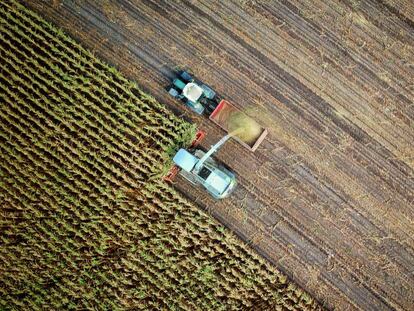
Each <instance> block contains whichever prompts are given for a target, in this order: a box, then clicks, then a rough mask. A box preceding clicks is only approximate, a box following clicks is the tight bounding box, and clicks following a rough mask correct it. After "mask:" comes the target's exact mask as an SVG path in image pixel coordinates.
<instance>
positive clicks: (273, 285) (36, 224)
mask: <svg viewBox="0 0 414 311" xmlns="http://www.w3.org/2000/svg"><path fill="white" fill-rule="evenodd" d="M0 60H1V66H0V103H1V105H0V310H137V309H145V310H191V311H192V310H240V309H254V310H266V309H271V310H274V309H277V310H293V309H294V310H297V309H301V310H322V308H321V307H320V306H319V305H318V304H317V303H316V302H315V300H314V299H313V298H312V297H311V296H309V295H308V294H307V293H305V292H304V291H302V290H301V289H300V288H298V287H297V286H296V285H294V284H293V283H291V282H290V281H289V280H288V278H287V277H286V275H284V274H283V273H281V272H280V271H278V270H277V269H275V267H274V266H273V265H271V264H270V263H268V262H267V261H266V260H265V259H263V258H262V257H260V256H258V255H257V254H256V253H255V252H254V251H253V250H252V249H251V248H249V247H248V246H247V245H246V244H245V243H244V242H243V241H241V240H240V239H238V238H237V237H235V236H234V234H233V233H231V232H230V231H229V230H228V229H226V228H224V227H223V226H222V225H220V224H219V223H218V222H217V221H216V220H215V219H214V218H212V217H211V216H210V215H208V214H207V213H205V212H204V211H202V210H201V209H199V208H198V207H197V206H196V205H194V204H192V203H190V202H189V201H188V200H186V199H185V198H184V197H183V196H182V195H181V194H180V193H178V192H177V191H175V190H174V188H172V187H171V186H170V185H168V184H166V183H165V182H163V181H162V180H161V178H160V176H162V175H163V174H164V173H165V168H168V167H170V165H171V155H172V154H174V153H175V151H176V150H177V149H178V148H179V147H180V146H187V145H189V144H190V143H191V141H192V140H193V138H194V136H195V127H194V126H193V125H191V124H190V123H188V122H186V121H184V120H183V119H181V118H179V117H177V116H175V115H174V114H172V113H171V111H169V110H168V109H166V108H165V106H163V105H161V104H160V103H159V102H157V101H156V100H154V99H153V98H151V97H149V96H148V95H146V94H144V93H143V92H142V91H140V89H138V88H137V86H136V85H135V83H134V82H132V81H129V80H127V79H125V78H124V77H123V76H122V75H120V74H119V72H118V71H117V70H116V69H114V68H112V67H110V66H108V65H106V64H105V63H103V62H102V61H100V60H99V59H97V58H96V57H95V56H94V55H92V54H91V53H90V52H89V51H87V50H85V49H83V48H82V47H81V46H80V45H79V44H78V43H76V42H75V41H74V40H72V39H71V38H69V37H67V36H66V35H65V34H63V32H62V31H61V30H59V29H57V28H55V27H54V26H51V24H49V23H48V22H46V21H45V20H43V19H41V18H39V17H38V15H36V14H35V13H33V12H32V11H30V10H27V9H26V8H25V7H24V6H22V5H20V4H18V3H17V2H15V1H8V2H1V4H0Z"/></svg>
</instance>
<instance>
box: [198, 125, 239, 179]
mask: <svg viewBox="0 0 414 311" xmlns="http://www.w3.org/2000/svg"><path fill="white" fill-rule="evenodd" d="M238 132H239V131H233V132H231V133H229V134H227V135H226V136H224V137H223V138H222V139H220V140H219V141H218V142H217V143H216V144H215V145H213V146H211V148H210V150H209V151H207V152H206V153H205V154H204V156H203V157H202V158H201V159H200V160H199V161H198V162H197V164H196V166H195V168H194V169H195V171H196V172H198V171H199V170H200V169H201V168H202V167H203V164H204V162H205V161H206V160H207V159H208V158H209V157H211V156H212V154H213V153H214V152H216V151H217V150H219V149H220V147H221V146H223V145H224V143H225V142H226V141H228V140H229V139H230V138H231V137H233V136H235V135H237V133H238Z"/></svg>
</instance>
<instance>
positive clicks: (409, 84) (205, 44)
mask: <svg viewBox="0 0 414 311" xmlns="http://www.w3.org/2000/svg"><path fill="white" fill-rule="evenodd" d="M23 2H25V3H27V4H28V5H29V6H30V7H31V8H33V9H35V10H36V11H37V12H39V13H41V14H42V15H43V16H45V17H46V18H47V19H49V20H50V21H52V22H54V23H55V24H57V25H59V26H61V27H63V28H64V29H65V30H66V32H68V33H69V34H71V35H72V36H74V37H75V38H77V39H78V40H79V41H80V42H82V43H83V44H84V45H86V46H87V47H89V48H90V49H92V50H93V51H95V52H96V53H97V54H98V55H99V56H101V57H103V58H104V59H106V60H107V61H108V62H110V63H111V64H114V65H116V66H117V67H118V68H119V69H120V70H121V71H122V72H123V73H124V74H126V75H128V76H129V77H130V78H133V79H134V80H136V81H137V82H138V84H139V85H140V86H142V87H143V88H144V89H145V90H146V91H148V92H150V93H151V94H153V95H154V96H155V97H156V98H158V99H159V100H160V101H161V102H163V103H166V104H167V105H169V107H170V108H171V109H173V110H174V111H176V112H177V114H180V115H183V116H184V117H186V118H188V119H190V120H192V121H194V122H196V123H198V124H199V126H200V128H203V129H205V130H206V131H207V132H208V135H207V137H206V139H205V141H204V143H203V146H204V147H206V148H207V147H209V145H210V144H213V143H214V142H215V141H217V140H218V139H219V138H220V137H221V136H223V135H224V132H223V131H222V130H221V129H219V128H218V127H217V126H216V125H215V124H213V123H212V122H211V121H209V120H208V119H207V118H203V117H197V116H195V115H194V114H192V113H191V112H190V111H188V109H186V108H184V107H183V105H182V104H180V103H179V102H176V101H174V100H173V99H171V98H170V97H169V95H168V94H167V92H166V91H165V87H166V86H167V85H168V84H169V80H170V79H171V78H172V77H173V70H174V69H176V68H182V67H184V68H188V69H189V70H191V72H193V73H194V74H195V76H197V77H198V78H199V79H201V80H203V81H204V82H205V83H207V84H209V85H210V86H211V87H212V88H213V89H215V90H216V91H217V92H218V93H219V94H220V95H221V96H223V97H224V98H226V99H228V100H230V101H231V102H232V103H233V104H234V105H235V106H237V107H239V108H241V109H243V111H245V112H246V113H247V114H249V115H250V116H252V117H254V118H255V119H256V120H257V121H258V122H259V123H260V124H262V125H264V126H266V127H267V128H268V130H269V135H268V137H267V138H266V139H265V141H264V142H263V143H262V145H261V146H260V147H259V149H258V150H257V151H256V152H255V153H251V152H250V151H248V150H247V149H245V148H244V147H242V146H241V145H240V144H238V143H236V142H230V143H228V144H227V145H226V146H224V147H223V149H222V150H220V152H219V153H218V154H217V158H218V159H219V160H221V161H223V162H224V163H226V164H227V165H229V166H230V167H231V168H232V169H234V170H235V172H236V173H237V175H238V181H239V186H238V189H237V190H236V191H235V193H234V194H233V196H232V197H231V198H229V199H226V200H224V201H220V202H215V201H213V200H212V199H211V198H210V197H208V195H207V194H205V193H204V192H203V191H201V190H199V189H194V188H193V187H192V186H190V185H189V184H188V183H186V182H185V181H183V180H180V179H179V180H178V182H177V184H176V186H177V188H179V189H180V190H182V192H184V193H185V194H187V195H188V196H189V197H190V198H192V199H194V201H195V202H196V203H197V204H199V205H200V206H201V207H203V208H205V209H206V210H208V211H209V212H211V214H212V215H214V216H215V217H216V218H217V219H219V220H220V221H222V222H223V223H224V224H225V225H227V226H229V227H230V228H231V229H233V230H234V231H235V232H236V233H237V234H238V235H239V236H240V237H242V238H243V239H244V240H246V241H248V242H249V243H250V244H251V246H252V247H253V248H255V249H256V250H257V251H258V252H259V253H260V254H262V255H263V256H264V257H266V258H267V259H269V260H270V261H271V262H272V263H274V264H275V265H276V266H277V267H279V268H280V269H282V270H283V271H284V272H285V273H287V274H288V275H289V276H290V277H291V278H292V279H293V280H294V281H296V282H297V283H299V284H300V285H301V286H303V287H304V288H305V289H307V290H308V291H309V292H310V293H311V294H312V295H314V296H315V297H316V298H317V299H318V300H320V301H321V302H323V303H324V304H325V305H326V306H328V307H330V308H334V307H335V308H337V309H339V310H344V309H364V310H391V309H407V310H409V309H410V308H411V307H412V306H413V304H414V297H413V293H414V273H413V266H414V238H413V237H414V210H413V199H414V180H413V176H414V174H413V172H414V170H413V168H414V158H413V155H414V150H413V145H414V129H413V116H414V105H413V99H414V79H413V77H414V69H413V63H414V46H413V44H414V20H413V16H414V5H413V3H412V2H411V1H388V0H384V1H374V0H372V1H330V2H326V1H322V0H320V1H319V0H315V1H306V2H303V1H295V0H281V1H274V2H272V1H235V0H234V1H137V0H131V1H126V0H123V1H116V4H113V3H112V2H110V1H62V2H60V1H50V2H48V3H45V2H44V1H41V0H31V1H23Z"/></svg>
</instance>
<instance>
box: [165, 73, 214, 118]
mask: <svg viewBox="0 0 414 311" xmlns="http://www.w3.org/2000/svg"><path fill="white" fill-rule="evenodd" d="M191 88H192V90H193V92H188V90H190V89H191ZM168 93H169V94H170V95H171V96H173V97H175V98H177V99H180V100H181V101H183V102H184V104H185V105H186V106H187V107H189V108H190V109H191V110H192V111H194V112H195V113H197V114H200V115H201V114H203V113H205V112H206V113H207V114H210V113H211V112H212V111H213V110H214V109H215V108H216V107H217V105H218V103H219V99H218V98H217V94H216V92H214V91H213V90H212V89H211V88H210V87H209V86H208V85H206V84H204V83H202V82H200V81H198V80H195V79H194V78H193V77H192V76H191V75H190V74H189V73H188V72H186V71H182V72H181V73H180V74H179V75H178V76H177V78H175V79H174V80H173V81H172V85H171V87H170V88H169V90H168ZM195 94H197V95H195Z"/></svg>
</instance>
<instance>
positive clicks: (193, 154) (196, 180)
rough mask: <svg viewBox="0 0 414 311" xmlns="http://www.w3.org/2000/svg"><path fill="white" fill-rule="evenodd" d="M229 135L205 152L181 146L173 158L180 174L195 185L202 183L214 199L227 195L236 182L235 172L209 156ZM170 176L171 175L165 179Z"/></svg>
mask: <svg viewBox="0 0 414 311" xmlns="http://www.w3.org/2000/svg"><path fill="white" fill-rule="evenodd" d="M231 136H232V135H231V134H228V135H226V136H224V137H223V138H222V139H221V140H220V141H219V142H217V143H216V144H215V145H214V146H212V147H211V148H210V150H208V151H207V152H204V151H203V150H201V149H198V148H192V150H191V149H190V150H187V149H183V148H182V149H180V150H178V152H177V153H176V154H175V156H174V158H173V161H174V163H175V165H176V168H178V169H179V173H180V174H181V176H183V177H184V178H185V179H187V180H188V181H189V182H191V183H193V184H195V185H202V186H203V187H204V188H205V189H206V190H207V191H208V192H209V193H210V194H211V195H212V196H213V197H214V198H216V199H223V198H225V197H227V196H228V195H229V194H230V193H231V192H232V191H233V190H234V188H235V187H236V184H237V182H236V176H235V174H234V173H233V172H232V171H231V170H229V169H227V168H226V167H224V166H223V165H220V164H218V163H217V162H216V161H215V160H214V159H213V158H212V157H211V156H212V155H213V153H214V152H216V151H217V150H218V149H219V148H220V147H221V146H222V145H223V144H224V143H225V142H226V141H227V140H228V139H229V138H230V137H231ZM173 172H174V169H173ZM176 173H177V172H176ZM172 174H173V173H172ZM170 178H171V175H170V176H168V178H167V180H168V179H170Z"/></svg>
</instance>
